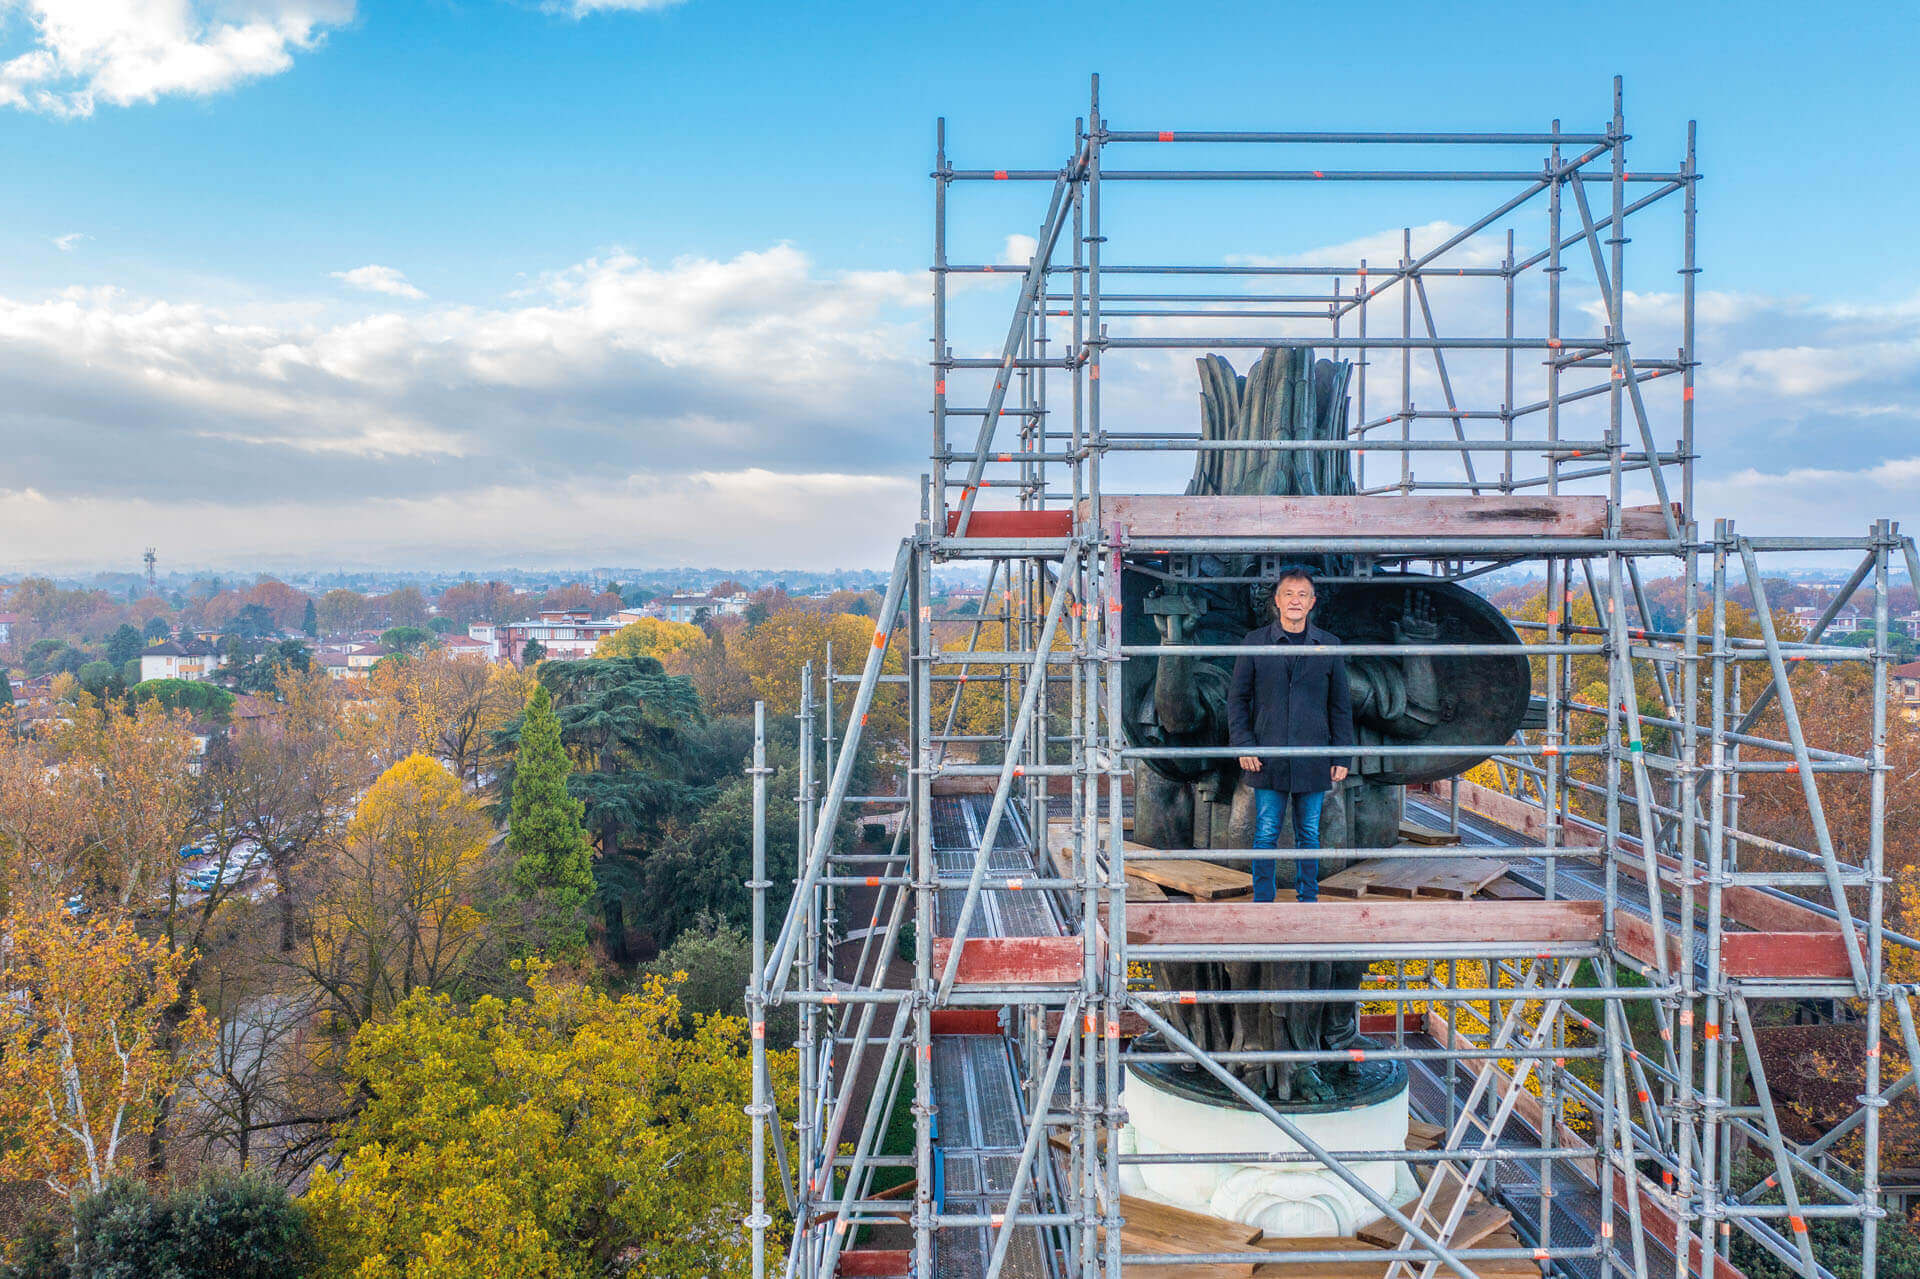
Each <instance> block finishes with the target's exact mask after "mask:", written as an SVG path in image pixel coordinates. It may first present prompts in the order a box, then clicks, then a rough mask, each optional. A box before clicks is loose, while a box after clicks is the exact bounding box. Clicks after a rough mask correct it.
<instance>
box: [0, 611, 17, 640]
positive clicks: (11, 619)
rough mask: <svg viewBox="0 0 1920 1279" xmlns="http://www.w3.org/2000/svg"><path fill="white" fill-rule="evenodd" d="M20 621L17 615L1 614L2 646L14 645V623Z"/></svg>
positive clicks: (0, 632)
mask: <svg viewBox="0 0 1920 1279" xmlns="http://www.w3.org/2000/svg"><path fill="white" fill-rule="evenodd" d="M19 620H20V616H19V614H17V613H0V645H6V644H11V643H13V627H14V623H16V622H18V621H19Z"/></svg>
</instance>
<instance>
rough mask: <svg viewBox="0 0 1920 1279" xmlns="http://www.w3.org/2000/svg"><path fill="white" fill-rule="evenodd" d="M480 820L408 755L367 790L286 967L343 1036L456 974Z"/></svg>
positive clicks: (483, 838)
mask: <svg viewBox="0 0 1920 1279" xmlns="http://www.w3.org/2000/svg"><path fill="white" fill-rule="evenodd" d="M493 833H494V828H493V822H492V820H491V819H490V818H489V817H488V816H487V813H486V811H485V809H484V808H483V807H482V806H481V804H480V802H479V801H478V800H477V799H475V798H474V797H473V796H471V795H470V794H468V793H467V792H466V790H465V789H464V788H463V787H462V786H461V785H460V782H459V780H458V779H457V778H455V777H454V776H453V774H452V773H449V772H448V771H447V770H446V769H445V768H444V767H442V766H441V765H440V764H439V763H438V762H436V761H435V760H432V759H430V758H428V757H427V756H425V755H420V754H415V755H409V756H408V757H407V758H405V759H403V760H401V761H400V762H399V763H397V764H395V765H394V766H393V767H391V768H389V769H387V771H386V772H384V773H382V774H381V775H380V777H379V779H378V780H377V781H375V782H374V783H373V785H372V786H371V787H369V788H368V790H367V793H366V796H365V797H364V798H363V799H362V800H361V801H360V807H359V810H358V811H357V812H356V813H355V814H354V817H353V820H352V821H351V822H350V823H349V825H348V827H347V829H346V832H345V834H344V836H343V837H342V839H341V841H340V844H339V847H338V848H337V849H335V850H333V854H332V857H331V859H330V861H329V863H328V864H327V865H326V866H325V867H323V868H322V873H320V874H318V875H317V876H316V877H315V878H316V883H315V886H314V889H313V893H312V898H311V901H310V902H309V904H308V909H307V912H306V920H305V925H304V927H303V928H302V929H301V930H300V937H301V940H300V949H299V951H298V952H297V956H296V957H295V958H294V959H293V961H292V962H293V963H294V964H295V965H296V967H297V968H298V969H300V970H301V971H302V972H303V973H304V974H305V975H306V977H307V978H308V979H309V980H310V981H311V982H313V984H314V985H315V987H316V988H317V989H318V991H319V993H320V995H321V998H322V1001H323V1003H324V1005H325V1007H326V1008H327V1010H328V1011H329V1012H330V1013H331V1014H332V1015H333V1017H334V1018H335V1020H336V1024H337V1025H339V1026H341V1027H343V1028H346V1029H352V1028H355V1027H358V1026H360V1025H362V1024H363V1023H365V1022H367V1021H369V1020H371V1019H373V1018H374V1017H376V1016H379V1015H381V1014H383V1013H385V1012H387V1011H388V1010H390V1009H392V1008H393V1007H395V1006H396V1005H398V1004H400V1003H401V1002H403V1001H404V1000H405V999H406V998H407V996H409V995H410V994H412V993H413V992H414V991H416V990H425V991H429V992H434V991H444V990H446V989H448V988H449V987H451V986H453V985H454V984H455V983H456V982H457V981H459V979H460V978H461V977H462V976H463V975H464V974H465V972H466V971H467V966H468V965H469V964H470V963H471V962H472V960H473V959H474V957H475V955H476V954H477V952H478V950H479V947H480V943H481V940H482V932H483V929H484V927H485V924H486V917H485V915H484V914H483V913H482V912H481V910H480V907H479V904H478V903H479V901H480V900H481V898H482V897H483V895H484V893H485V892H486V889H487V877H486V869H487V848H488V844H489V842H490V841H491V840H492V838H493Z"/></svg>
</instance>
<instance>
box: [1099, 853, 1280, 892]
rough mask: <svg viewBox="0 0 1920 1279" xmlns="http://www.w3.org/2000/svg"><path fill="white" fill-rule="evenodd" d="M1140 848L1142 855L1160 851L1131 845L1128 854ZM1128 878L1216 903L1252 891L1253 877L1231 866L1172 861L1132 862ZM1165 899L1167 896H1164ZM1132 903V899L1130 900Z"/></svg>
mask: <svg viewBox="0 0 1920 1279" xmlns="http://www.w3.org/2000/svg"><path fill="white" fill-rule="evenodd" d="M1134 849H1139V850H1140V851H1141V852H1159V851H1160V850H1159V849H1157V848H1147V847H1146V846H1145V845H1144V844H1132V843H1130V844H1128V845H1127V850H1128V851H1129V852H1131V851H1133V850H1134ZM1127 878H1128V879H1144V880H1146V881H1147V882H1148V883H1149V884H1158V885H1159V886H1160V887H1162V888H1171V889H1172V890H1173V891H1174V892H1176V893H1185V894H1186V895H1187V896H1189V897H1194V898H1198V899H1199V900H1201V901H1213V900H1216V899H1218V898H1221V897H1237V896H1239V895H1240V894H1241V893H1251V892H1253V876H1252V875H1249V874H1248V873H1247V872H1246V871H1244V870H1238V869H1236V868H1234V867H1232V866H1216V865H1215V864H1214V863H1212V862H1203V861H1197V860H1195V861H1172V862H1137V863H1136V862H1129V863H1128V864H1127ZM1162 896H1165V894H1162ZM1129 900H1131V899H1129Z"/></svg>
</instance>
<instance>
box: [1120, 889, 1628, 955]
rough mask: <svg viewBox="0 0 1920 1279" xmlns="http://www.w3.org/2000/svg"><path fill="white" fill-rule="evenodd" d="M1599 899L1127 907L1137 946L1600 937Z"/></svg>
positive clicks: (1131, 934)
mask: <svg viewBox="0 0 1920 1279" xmlns="http://www.w3.org/2000/svg"><path fill="white" fill-rule="evenodd" d="M1599 937H1600V903H1599V902H1580V901H1538V902H1488V901H1443V900H1432V901H1425V900H1423V901H1408V902H1402V901H1373V900H1369V899H1362V900H1359V901H1350V902H1348V901H1321V902H1314V903H1311V904H1305V903H1300V902H1271V903H1268V902H1248V903H1241V902H1212V903H1200V902H1194V903H1186V902H1168V903H1166V904H1165V905H1141V906H1139V907H1137V908H1135V909H1133V910H1129V911H1128V912H1127V940H1128V941H1129V942H1130V943H1132V944H1134V945H1151V944H1155V943H1158V944H1169V945H1192V946H1203V945H1230V944H1233V943H1238V942H1261V943H1269V944H1273V943H1278V944H1287V945H1310V944H1320V945H1325V944H1330V943H1347V942H1437V941H1452V942H1515V943H1519V944H1523V945H1525V944H1531V943H1536V942H1593V941H1598V940H1599Z"/></svg>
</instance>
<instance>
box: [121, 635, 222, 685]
mask: <svg viewBox="0 0 1920 1279" xmlns="http://www.w3.org/2000/svg"><path fill="white" fill-rule="evenodd" d="M220 666H221V657H220V650H219V649H217V648H215V647H214V646H213V645H211V644H203V643H201V642H200V641H199V640H191V639H190V640H186V641H184V642H182V641H180V640H168V641H167V642H166V643H164V644H154V645H151V646H149V647H147V648H144V649H142V650H141V651H140V678H141V680H143V681H145V680H150V679H186V680H201V679H205V678H207V676H209V675H211V674H213V673H214V672H215V671H217V670H219V669H220Z"/></svg>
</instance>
